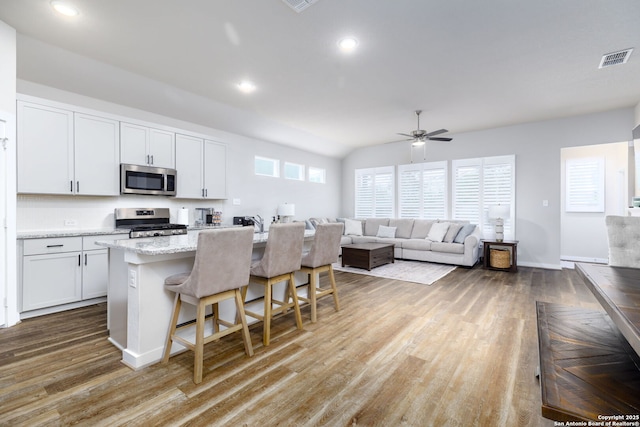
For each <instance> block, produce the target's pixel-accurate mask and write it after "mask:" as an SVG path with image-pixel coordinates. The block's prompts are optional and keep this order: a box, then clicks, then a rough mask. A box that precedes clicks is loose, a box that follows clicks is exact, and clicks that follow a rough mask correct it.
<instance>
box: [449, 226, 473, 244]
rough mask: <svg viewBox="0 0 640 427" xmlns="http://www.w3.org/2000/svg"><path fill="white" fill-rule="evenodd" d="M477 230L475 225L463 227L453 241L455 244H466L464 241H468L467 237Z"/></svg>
mask: <svg viewBox="0 0 640 427" xmlns="http://www.w3.org/2000/svg"><path fill="white" fill-rule="evenodd" d="M475 229H476V225H475V224H465V225H463V226H462V228H461V229H460V231H458V234H457V235H456V238H455V239H453V243H464V239H466V238H467V236H469V235H471V233H473V232H474V231H475Z"/></svg>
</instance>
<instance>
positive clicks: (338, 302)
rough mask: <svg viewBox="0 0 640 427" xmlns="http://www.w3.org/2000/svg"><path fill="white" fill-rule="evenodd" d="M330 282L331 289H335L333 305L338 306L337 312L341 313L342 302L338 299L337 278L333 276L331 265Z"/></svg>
mask: <svg viewBox="0 0 640 427" xmlns="http://www.w3.org/2000/svg"><path fill="white" fill-rule="evenodd" d="M329 281H330V282H331V289H333V292H332V294H333V303H334V305H335V306H336V311H340V300H339V299H338V287H337V286H336V278H335V276H334V275H333V266H332V265H329Z"/></svg>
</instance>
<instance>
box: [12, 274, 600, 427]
mask: <svg viewBox="0 0 640 427" xmlns="http://www.w3.org/2000/svg"><path fill="white" fill-rule="evenodd" d="M335 274H336V279H337V283H338V292H339V295H340V301H341V307H342V310H341V311H340V312H335V311H334V309H333V300H332V298H330V297H329V298H323V299H321V300H320V301H319V306H318V322H317V323H315V324H312V323H310V322H309V316H310V310H309V307H305V308H303V310H302V313H303V320H304V330H297V329H296V327H295V321H294V319H293V314H289V315H287V316H284V317H280V318H278V319H276V320H275V321H274V322H273V325H272V335H273V339H272V344H271V345H270V346H269V347H267V348H264V347H262V344H261V334H262V327H261V325H255V326H253V327H251V328H250V329H251V335H252V342H253V344H254V350H255V355H254V357H252V358H248V357H246V355H245V354H244V350H243V344H242V339H241V337H240V335H238V334H232V335H231V336H228V337H225V338H223V339H221V340H220V341H218V342H214V343H211V344H209V345H207V346H206V347H205V360H204V367H205V369H204V379H203V382H202V383H201V384H199V385H197V386H196V385H194V384H193V383H192V376H193V375H192V373H193V353H191V352H185V353H183V354H180V355H176V356H174V357H172V358H171V360H170V361H169V363H168V364H164V365H163V364H156V365H153V366H150V367H148V368H145V369H142V370H139V371H133V370H131V369H129V368H128V367H126V366H125V365H123V364H122V363H121V362H120V358H121V354H120V352H119V351H118V350H117V349H116V348H115V347H113V346H112V345H111V344H110V343H109V342H108V341H107V336H108V333H107V330H106V306H105V305H104V304H100V305H95V306H91V307H85V308H80V309H76V310H72V311H67V312H64V313H56V314H51V315H47V316H43V317H39V318H33V319H27V320H24V321H23V322H22V323H20V324H19V325H16V326H15V327H12V328H8V329H1V330H0V425H1V426H37V425H54V426H57V425H59V426H63V425H91V426H113V425H127V426H150V425H154V426H155V425H171V426H173V425H189V426H315V425H323V426H421V427H422V426H519V427H520V426H552V425H553V421H550V420H547V419H544V418H542V416H541V396H540V388H539V387H540V386H539V382H538V380H537V378H536V377H535V372H536V368H537V366H538V354H537V349H538V344H537V327H536V307H535V301H536V300H539V301H545V302H555V303H560V304H566V305H572V306H577V307H587V308H593V309H597V310H601V308H600V306H599V304H598V303H597V301H596V300H595V298H594V297H593V295H591V293H590V292H589V290H588V289H587V288H586V286H585V285H584V284H583V282H582V280H581V279H580V278H579V277H578V275H577V274H576V273H575V272H574V271H573V270H562V271H552V270H542V269H535V268H526V267H521V268H519V269H518V272H517V273H507V272H501V271H489V270H483V269H482V268H480V267H478V266H477V267H475V268H473V269H465V268H458V269H456V270H455V271H454V272H452V273H451V274H449V275H448V276H446V277H445V278H443V279H441V280H439V281H438V282H436V283H435V284H433V285H432V286H425V285H420V284H415V283H408V282H401V281H397V280H390V279H381V278H377V277H372V276H364V275H358V274H352V273H345V272H336V273H335ZM325 280H326V278H325V277H323V278H322V282H324V281H325ZM323 284H324V283H323Z"/></svg>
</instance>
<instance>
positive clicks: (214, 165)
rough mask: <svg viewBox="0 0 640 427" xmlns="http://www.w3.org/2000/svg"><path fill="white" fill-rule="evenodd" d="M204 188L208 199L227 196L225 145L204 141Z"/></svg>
mask: <svg viewBox="0 0 640 427" xmlns="http://www.w3.org/2000/svg"><path fill="white" fill-rule="evenodd" d="M204 188H205V196H206V198H208V199H226V198H227V146H226V145H224V144H219V143H217V142H214V141H208V140H206V139H205V141H204Z"/></svg>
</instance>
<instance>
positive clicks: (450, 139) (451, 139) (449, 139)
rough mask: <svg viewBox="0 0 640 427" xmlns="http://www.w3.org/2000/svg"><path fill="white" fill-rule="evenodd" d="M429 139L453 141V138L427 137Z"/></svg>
mask: <svg viewBox="0 0 640 427" xmlns="http://www.w3.org/2000/svg"><path fill="white" fill-rule="evenodd" d="M429 141H446V142H449V141H453V138H429Z"/></svg>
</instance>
